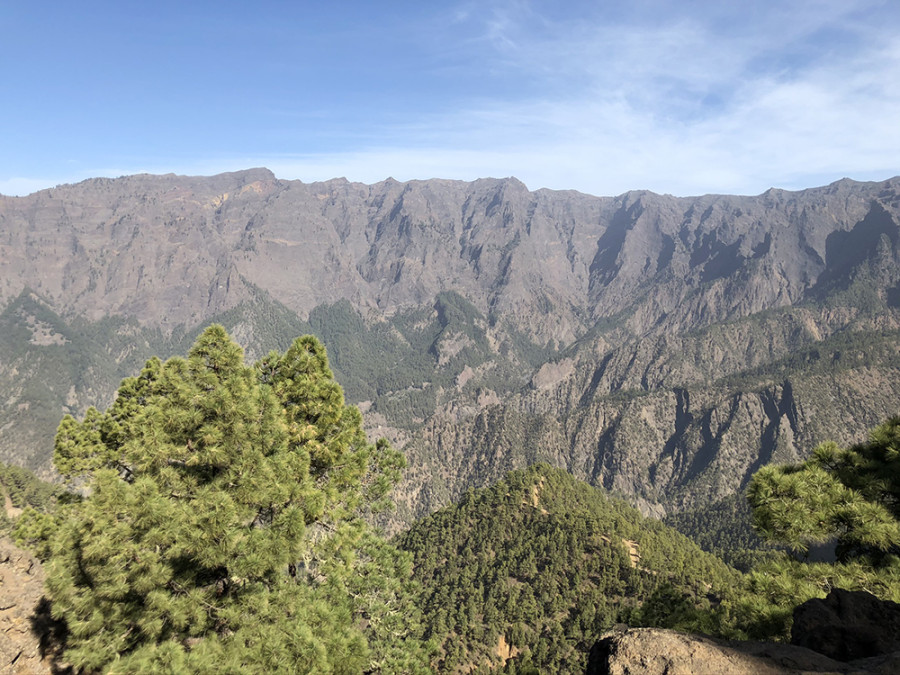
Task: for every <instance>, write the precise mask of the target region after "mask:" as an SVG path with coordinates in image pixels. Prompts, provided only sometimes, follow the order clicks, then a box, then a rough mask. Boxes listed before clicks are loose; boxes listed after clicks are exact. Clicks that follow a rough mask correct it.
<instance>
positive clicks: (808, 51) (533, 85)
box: [0, 0, 900, 195]
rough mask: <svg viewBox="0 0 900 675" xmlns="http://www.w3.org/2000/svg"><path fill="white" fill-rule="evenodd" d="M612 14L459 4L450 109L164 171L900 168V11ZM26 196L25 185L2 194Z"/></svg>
mask: <svg viewBox="0 0 900 675" xmlns="http://www.w3.org/2000/svg"><path fill="white" fill-rule="evenodd" d="M606 5H607V3H594V2H577V1H575V2H573V3H571V4H567V5H566V10H565V11H562V10H556V13H553V12H551V11H550V10H549V9H548V8H547V6H546V5H544V4H538V3H537V2H528V1H526V0H498V1H495V2H484V3H477V4H475V3H470V2H465V3H460V4H458V5H456V6H455V7H452V8H450V9H445V10H442V13H441V14H440V15H434V14H432V15H431V20H432V23H431V24H430V25H429V26H428V28H429V30H428V31H423V35H424V36H425V37H423V38H422V42H423V44H424V47H423V49H427V53H428V54H429V55H430V59H428V60H427V63H424V64H421V68H423V69H431V71H432V72H434V73H436V74H437V73H439V74H440V75H441V77H445V78H448V79H452V78H456V80H457V84H459V85H460V89H459V91H456V92H455V94H454V95H453V96H452V97H450V96H448V97H447V99H446V100H447V101H448V103H447V104H446V105H444V106H443V107H442V109H441V110H440V112H434V109H435V106H432V107H431V108H430V110H431V111H430V112H427V113H425V112H423V111H422V109H421V108H418V107H417V106H415V105H414V103H415V100H416V95H417V94H416V91H407V92H405V94H404V96H405V100H407V101H409V105H408V106H407V107H408V110H405V109H404V107H403V106H398V108H399V110H400V112H398V110H397V109H394V110H391V114H390V115H379V114H378V112H379V111H378V110H373V111H372V115H371V117H372V119H371V121H370V122H365V123H363V122H361V121H360V122H358V123H357V124H355V125H354V126H353V127H352V129H350V128H347V129H345V130H343V131H339V132H337V135H341V134H343V136H344V137H345V140H346V142H344V143H338V142H336V143H335V144H333V146H331V147H332V149H330V150H320V151H317V152H314V153H309V152H303V151H297V150H296V148H294V147H287V148H286V149H285V152H283V153H281V154H278V155H273V154H271V153H257V154H253V153H252V152H250V153H244V154H241V155H240V156H227V157H226V156H222V155H217V156H208V157H206V158H205V159H204V158H198V159H196V160H193V161H191V162H190V163H184V162H183V163H181V164H180V165H177V164H176V165H173V164H167V165H166V166H164V167H161V170H164V171H177V172H181V173H210V172H215V171H224V170H233V169H237V168H242V167H246V166H250V165H267V166H269V167H270V168H271V169H273V170H274V171H275V173H276V174H277V175H279V176H282V177H284V178H300V179H302V180H307V181H311V180H324V179H328V178H331V177H335V176H346V177H348V178H350V179H351V180H359V181H363V182H375V181H378V180H381V179H383V178H386V177H387V176H389V175H392V176H393V177H395V178H398V179H401V180H405V179H413V178H429V177H445V178H459V179H474V178H477V177H481V176H488V175H493V176H508V175H515V176H517V177H519V178H521V179H522V180H524V181H525V183H526V184H528V185H529V187H531V188H539V187H551V188H556V189H566V188H574V189H578V190H582V191H585V192H589V193H593V194H616V193H619V192H623V191H625V190H628V189H633V188H648V189H652V190H655V191H658V192H670V193H674V194H681V195H686V194H697V193H701V192H739V193H756V192H760V191H763V190H765V189H766V188H768V187H770V186H777V187H785V188H800V187H807V186H810V185H815V184H819V183H821V182H825V181H830V180H834V179H837V178H840V177H842V176H845V175H846V176H850V177H854V178H859V179H877V178H886V177H888V176H890V175H894V174H897V173H900V124H898V123H897V121H898V120H900V35H898V33H897V31H896V28H897V26H898V25H900V5H897V3H896V2H895V1H894V0H886V1H881V0H856V1H853V0H841V1H837V0H805V1H803V0H798V1H797V2H790V3H776V2H759V3H745V4H742V5H737V4H732V3H713V2H705V1H701V2H684V3H677V4H676V3H670V2H664V1H662V0H644V1H642V2H636V3H631V4H628V5H624V4H623V5H622V6H621V7H607V6H606ZM417 72H419V74H420V75H421V71H417ZM426 79H427V78H426ZM467 81H468V82H471V83H472V86H471V92H470V93H468V94H467V93H466V91H465V88H464V84H465V82H467ZM484 83H489V84H490V87H493V89H491V88H490V87H488V86H486V85H485V84H484ZM477 85H481V86H477ZM323 114H324V118H327V117H328V110H327V109H326V110H325V111H324V113H323ZM288 117H289V115H288ZM306 123H312V121H311V118H310V117H309V116H308V115H307V117H306ZM328 133H329V134H334V133H336V132H335V131H334V129H329V132H328ZM155 168H156V167H155V166H143V167H141V170H148V171H154V170H155ZM123 172H128V170H127V168H126V169H125V170H124V171H123ZM17 185H27V184H26V183H25V182H22V181H21V180H20V181H18V182H16V181H15V180H13V181H6V182H5V183H0V192H4V191H9V190H11V189H12V190H15V189H16V186H17Z"/></svg>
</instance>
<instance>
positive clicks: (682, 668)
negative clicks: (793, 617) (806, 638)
mask: <svg viewBox="0 0 900 675" xmlns="http://www.w3.org/2000/svg"><path fill="white" fill-rule="evenodd" d="M898 668H900V654H893V655H887V656H883V657H880V658H876V659H862V660H859V661H855V662H853V663H842V662H839V661H835V660H833V659H830V658H828V657H827V656H823V655H822V654H819V653H817V652H814V651H812V650H810V649H806V648H805V647H797V646H793V645H784V644H775V643H770V642H738V641H722V640H714V639H712V638H708V637H702V636H697V635H686V634H684V633H677V632H675V631H671V630H664V629H660V628H632V629H629V630H626V631H624V632H621V633H610V634H607V635H605V636H603V637H602V638H601V639H600V640H599V641H598V642H597V643H596V644H595V645H594V647H593V648H592V649H591V654H590V658H589V660H588V667H587V669H586V671H585V672H586V674H587V675H807V674H808V675H811V674H812V673H831V674H835V673H841V674H847V675H850V674H851V673H852V674H854V675H890V674H892V673H897V672H900V671H898Z"/></svg>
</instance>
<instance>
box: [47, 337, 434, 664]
mask: <svg viewBox="0 0 900 675" xmlns="http://www.w3.org/2000/svg"><path fill="white" fill-rule="evenodd" d="M54 462H55V464H56V467H57V469H58V470H59V471H60V472H61V473H62V474H63V475H64V476H66V477H67V478H68V479H70V480H71V481H73V482H74V483H75V484H77V485H79V486H81V488H82V489H83V492H84V493H85V494H87V495H88V496H87V497H86V498H84V499H83V500H79V501H76V502H75V503H72V504H69V505H66V506H64V507H63V508H62V509H60V511H59V515H58V516H57V517H58V518H59V523H58V525H57V526H56V527H55V531H54V532H53V534H52V536H51V538H50V542H49V562H48V580H47V586H48V591H49V595H50V597H51V600H52V602H53V612H54V614H55V615H56V616H57V617H58V618H62V619H64V620H65V621H66V623H67V625H68V631H69V636H68V649H67V652H66V658H67V660H69V662H70V663H72V664H73V665H74V666H75V667H76V668H77V669H80V670H81V671H83V672H98V671H104V672H110V673H124V672H129V673H136V672H160V671H166V672H169V671H171V672H212V671H213V670H215V672H235V673H237V672H241V673H255V672H258V673H277V672H291V673H294V672H297V673H303V672H317V673H319V672H322V673H360V672H382V671H383V672H401V673H402V672H420V671H424V670H426V669H427V653H426V648H425V646H424V644H423V643H422V642H421V641H420V640H419V639H418V638H419V636H420V633H419V629H418V623H417V617H418V616H419V614H418V612H417V611H416V609H415V607H414V606H413V604H412V602H411V600H410V598H411V597H412V596H411V583H412V582H411V581H410V563H409V556H408V555H407V554H404V553H402V552H400V551H398V550H396V549H394V548H393V547H392V546H390V545H389V544H388V543H387V542H386V541H385V540H384V539H382V538H381V537H380V536H378V534H377V533H376V532H375V531H374V530H373V529H372V528H371V527H370V526H369V525H368V524H367V520H366V518H365V516H366V514H367V513H368V512H370V511H371V510H372V509H377V508H381V507H383V506H384V505H385V503H386V499H387V495H388V492H389V490H390V488H391V487H392V486H393V484H394V483H395V482H396V481H397V479H398V477H399V472H400V470H401V468H402V466H403V458H402V455H400V454H399V453H398V452H396V451H395V450H393V449H392V448H391V447H390V446H389V445H388V444H387V442H385V441H379V442H378V443H376V444H371V443H369V442H368V441H367V440H366V437H365V435H364V433H363V430H362V418H361V415H360V413H359V411H358V410H357V409H356V408H354V407H351V406H347V405H345V403H344V397H343V392H342V390H341V388H340V386H339V385H338V384H337V383H336V382H335V381H334V379H333V376H332V373H331V370H330V369H329V366H328V359H327V356H326V352H325V349H324V347H323V346H322V345H321V344H320V343H319V342H318V341H317V340H316V339H315V338H312V337H309V336H307V337H302V338H298V339H297V340H295V341H294V343H293V344H292V345H291V347H290V348H289V349H288V350H287V351H286V352H285V353H283V354H279V353H275V352H273V353H271V354H269V356H267V357H265V358H264V359H262V360H261V361H260V362H259V363H257V364H256V365H255V366H248V365H246V364H245V363H244V360H243V353H242V350H241V348H240V347H239V346H238V345H237V344H235V343H234V342H233V341H232V340H231V339H230V337H229V336H228V334H227V333H226V332H225V330H224V329H223V328H222V327H221V326H211V327H210V328H208V329H207V330H206V331H205V332H204V333H203V334H202V335H201V336H200V337H199V338H198V339H197V341H196V343H195V344H194V346H193V347H192V349H191V350H190V352H189V354H188V356H187V358H172V359H169V360H167V361H161V360H160V359H157V358H153V359H151V360H150V361H148V362H147V364H146V366H145V367H144V369H143V370H142V372H141V373H140V375H138V376H137V377H131V378H127V379H126V380H124V381H123V382H122V384H121V386H120V387H119V390H118V395H117V397H116V399H115V402H114V403H113V404H112V406H110V408H109V409H108V410H107V411H106V412H100V411H98V410H96V409H94V408H91V409H90V410H88V412H87V414H86V415H85V417H84V419H83V420H82V421H77V420H75V419H73V418H72V417H70V416H67V417H65V418H64V419H63V420H62V422H61V424H60V426H59V430H58V433H57V437H56V447H55V455H54Z"/></svg>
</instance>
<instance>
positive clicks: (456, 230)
mask: <svg viewBox="0 0 900 675" xmlns="http://www.w3.org/2000/svg"><path fill="white" fill-rule="evenodd" d="M211 322H218V323H222V324H223V325H225V326H226V328H227V329H228V330H229V331H230V332H232V334H233V335H234V336H235V338H236V339H237V340H238V341H239V342H241V343H242V344H244V345H245V346H246V348H247V351H248V352H249V356H250V357H251V358H258V357H261V356H263V355H264V354H265V353H267V352H268V351H269V350H270V349H272V348H279V349H284V348H286V346H287V345H288V344H289V343H290V340H291V339H292V338H293V337H295V336H296V335H298V334H301V333H305V332H312V333H315V334H316V335H318V336H319V337H321V338H322V339H323V341H324V342H325V344H326V346H327V348H328V350H329V356H330V358H331V361H332V364H333V366H334V368H335V370H336V372H337V374H338V379H339V381H340V382H341V384H342V385H343V386H344V389H345V392H346V394H347V397H348V399H350V400H351V401H352V402H354V403H356V404H358V405H359V406H360V408H361V409H362V410H363V412H364V416H365V418H366V420H367V423H368V425H369V428H370V432H371V433H373V434H376V435H384V436H387V437H389V438H390V439H391V440H393V441H394V442H395V443H396V444H397V445H400V446H402V447H403V449H404V451H405V453H406V454H407V457H408V461H409V465H410V466H409V469H408V471H407V474H406V476H407V477H406V479H405V482H404V484H403V485H402V486H401V489H400V492H399V494H398V499H399V502H400V509H399V511H398V519H399V521H404V522H411V521H412V520H414V519H415V518H416V517H419V516H421V515H424V514H425V513H428V512H431V511H433V510H435V509H436V508H438V507H440V506H442V505H444V504H446V503H449V502H450V501H451V500H455V499H457V498H459V497H460V496H461V495H462V494H463V493H464V492H465V491H466V490H467V489H469V488H471V487H477V486H482V485H487V484H490V483H493V482H495V481H496V480H498V479H500V478H501V477H502V476H503V475H505V474H506V472H507V471H509V470H512V469H516V468H520V467H523V466H525V465H529V464H532V463H534V462H538V461H546V462H548V463H550V464H553V465H555V466H559V467H562V468H564V469H566V470H567V471H569V472H570V473H572V474H573V475H575V476H576V477H578V478H581V479H583V480H586V481H588V482H590V483H592V484H595V485H599V486H602V487H605V488H607V489H608V490H610V491H612V492H614V493H617V494H619V495H621V496H624V497H626V498H627V499H629V500H630V501H632V503H635V504H636V505H638V506H639V507H640V508H641V510H642V511H644V512H645V513H651V514H655V515H660V516H661V515H663V514H665V513H667V512H675V511H679V510H681V509H684V508H694V507H698V506H703V505H706V504H710V503H713V502H716V501H717V500H720V499H722V498H725V497H727V496H728V495H731V494H734V493H735V492H736V491H738V490H740V488H741V487H742V486H743V485H744V484H745V483H746V480H747V479H748V478H749V476H750V475H751V474H752V473H753V472H754V471H755V470H756V469H757V468H759V467H760V466H761V465H763V464H765V463H767V462H770V461H792V460H796V459H798V458H800V457H804V456H806V454H808V453H809V452H810V451H811V449H812V448H813V447H815V445H817V444H818V443H820V442H822V441H824V440H827V439H832V440H835V441H837V442H838V443H841V444H848V443H852V442H855V441H859V440H861V438H860V437H859V434H860V433H864V430H865V429H868V428H870V427H872V426H874V425H875V424H877V423H878V422H879V421H881V420H883V419H885V418H887V417H889V416H891V415H895V414H897V413H898V408H900V405H898V401H900V377H898V374H900V178H893V179H890V180H887V181H883V182H878V183H859V182H854V181H851V180H847V179H844V180H841V181H838V182H836V183H834V184H832V185H829V186H826V187H821V188H815V189H809V190H804V191H800V192H785V191H781V190H774V189H773V190H769V191H767V192H765V193H763V194H762V195H758V196H727V195H707V196H701V197H689V198H676V197H672V196H668V195H657V194H653V193H650V192H645V191H638V192H629V193H626V194H623V195H620V196H618V197H593V196H589V195H585V194H580V193H577V192H572V191H562V192H560V191H550V190H537V191H529V190H528V189H527V188H526V186H525V185H523V184H522V183H521V182H519V181H518V180H516V179H514V178H508V179H483V180H478V181H474V182H460V181H449V180H427V181H411V182H406V183H401V182H398V181H395V180H391V179H388V180H386V181H383V182H381V183H377V184H374V185H363V184H359V183H351V182H348V181H346V180H343V179H336V180H332V181H327V182H323V183H311V184H307V183H302V182H299V181H284V180H279V179H277V178H276V177H275V176H274V175H273V174H272V173H271V172H269V171H268V170H265V169H252V170H248V171H242V172H237V173H230V174H222V175H218V176H212V177H185V176H175V175H165V176H151V175H138V176H128V177H123V178H118V179H100V178H97V179H91V180H88V181H84V182H82V183H78V184H76V185H63V186H59V187H56V188H53V189H49V190H43V191H41V192H38V193H35V194H32V195H29V196H27V197H0V387H2V389H3V392H4V395H3V396H2V397H0V459H2V460H4V461H9V462H14V463H18V464H22V465H26V466H29V467H31V468H35V469H38V470H40V471H42V472H43V473H45V474H49V473H50V468H49V459H50V457H51V455H52V439H53V434H54V430H55V427H56V424H57V423H58V421H59V419H60V417H61V416H62V415H63V414H64V413H72V414H75V415H76V416H77V415H81V414H83V413H84V411H85V410H86V408H87V407H88V406H90V405H96V406H98V407H101V408H102V407H106V406H107V405H108V404H109V403H110V402H111V400H112V398H113V396H114V392H115V389H116V386H117V385H118V382H119V381H120V380H121V378H122V377H125V376H127V375H131V374H134V373H135V372H137V371H138V370H139V369H140V366H141V364H142V363H143V361H144V360H145V359H147V358H149V357H150V356H151V355H154V354H158V355H160V356H168V355H170V354H176V353H184V351H185V345H189V344H190V342H191V341H192V340H193V338H194V337H196V335H197V334H198V332H199V331H200V330H202V328H203V327H204V326H206V325H207V324H209V323H211Z"/></svg>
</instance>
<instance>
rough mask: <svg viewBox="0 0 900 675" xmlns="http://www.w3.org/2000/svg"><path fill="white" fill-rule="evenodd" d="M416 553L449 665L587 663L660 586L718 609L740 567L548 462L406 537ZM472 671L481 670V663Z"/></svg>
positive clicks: (443, 661) (560, 667)
mask: <svg viewBox="0 0 900 675" xmlns="http://www.w3.org/2000/svg"><path fill="white" fill-rule="evenodd" d="M397 542H398V543H399V545H400V546H401V547H402V548H404V549H406V550H408V551H411V552H412V553H413V555H414V575H415V577H416V578H417V579H418V581H420V582H421V583H422V585H423V587H424V599H423V601H422V603H421V606H422V608H423V610H424V615H425V620H426V623H427V625H428V631H429V636H430V637H432V638H433V639H435V640H436V641H438V643H439V644H440V645H441V649H440V656H439V659H438V662H437V665H438V671H439V672H465V671H468V669H470V668H474V669H475V670H476V671H477V672H490V671H492V670H493V669H500V668H502V667H504V666H505V667H506V669H507V671H508V672H520V671H521V669H522V668H524V667H525V666H527V665H531V666H535V667H538V668H540V669H541V672H555V673H579V672H583V669H584V664H585V661H586V658H587V649H588V648H589V647H590V645H591V644H593V642H594V640H596V638H597V636H598V635H599V634H600V633H601V632H603V631H604V630H607V629H609V628H610V627H611V626H612V625H613V624H614V623H616V622H619V621H628V622H631V623H637V624H640V623H641V621H642V620H643V619H642V616H641V614H642V605H643V603H644V601H646V600H648V599H650V598H652V597H655V596H657V595H659V594H668V595H672V594H674V595H677V596H678V597H679V598H681V597H687V598H691V601H690V602H691V604H694V605H696V606H698V607H709V606H710V604H711V603H712V604H715V603H716V602H718V599H719V598H720V597H721V596H722V595H723V594H724V593H726V592H727V589H729V588H731V587H733V586H734V585H735V583H736V580H737V578H738V573H737V572H735V571H734V570H733V569H731V568H729V567H728V566H726V565H725V564H724V563H722V562H721V561H720V560H718V559H716V558H715V557H713V556H712V555H709V554H707V553H704V552H703V551H701V550H700V549H699V548H698V547H697V546H696V544H694V543H692V542H691V541H689V540H688V539H687V538H686V537H684V536H683V535H681V534H679V533H678V532H676V531H675V530H672V529H670V528H668V527H666V526H664V525H663V524H661V523H660V522H658V521H654V520H649V519H645V518H643V517H642V516H641V515H640V514H639V513H638V512H637V511H636V510H635V509H634V508H632V507H631V506H628V505H627V504H625V503H624V502H622V501H619V500H615V499H611V498H610V497H609V496H607V495H606V494H604V493H603V492H602V491H600V490H598V489H596V488H593V487H591V486H589V485H587V484H585V483H582V482H580V481H577V480H576V479H574V478H572V476H570V475H569V474H567V473H565V472H564V471H561V470H559V469H554V468H552V467H550V466H548V465H546V464H539V465H536V466H533V467H530V468H528V469H526V470H520V471H514V472H512V473H510V474H509V475H507V476H506V477H505V478H504V479H503V480H501V481H500V482H498V483H497V484H495V485H493V486H491V487H490V488H484V489H480V490H474V491H471V492H468V493H466V495H465V496H464V497H463V498H462V500H461V501H460V502H459V503H458V504H455V505H453V506H450V507H447V508H444V509H441V510H440V511H437V512H436V513H434V514H432V515H431V516H429V517H427V518H425V519H423V520H421V521H420V522H418V523H416V524H415V525H413V527H412V528H410V530H409V531H408V532H406V533H404V534H402V535H401V536H399V537H398V539H397ZM470 672H471V671H470Z"/></svg>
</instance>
